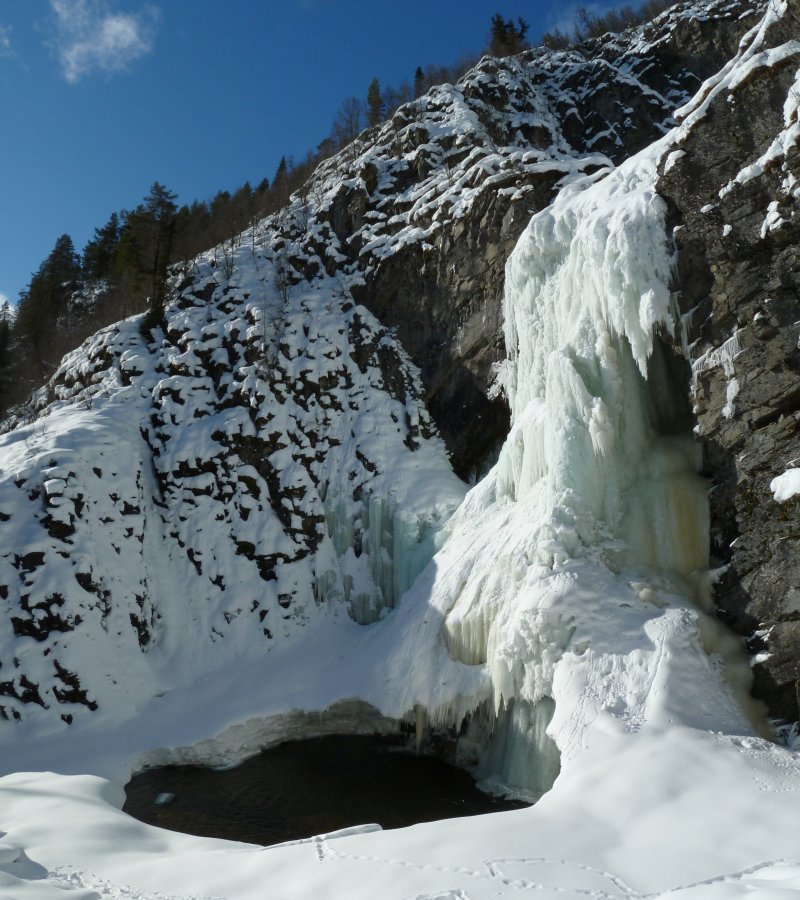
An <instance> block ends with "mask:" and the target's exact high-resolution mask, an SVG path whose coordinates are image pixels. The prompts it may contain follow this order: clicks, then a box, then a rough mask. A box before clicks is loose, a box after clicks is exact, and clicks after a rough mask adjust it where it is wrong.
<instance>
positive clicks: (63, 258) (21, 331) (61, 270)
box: [12, 234, 81, 390]
mask: <svg viewBox="0 0 800 900" xmlns="http://www.w3.org/2000/svg"><path fill="white" fill-rule="evenodd" d="M80 278H81V260H80V257H79V256H78V254H77V253H76V252H75V246H74V244H73V243H72V238H71V237H70V236H69V235H68V234H62V235H61V236H60V237H59V238H57V240H56V243H55V246H54V247H53V249H52V250H51V251H50V253H49V255H48V257H47V259H45V261H44V262H43V263H42V264H41V265H40V266H39V268H38V269H37V270H36V272H34V274H33V275H32V277H31V280H30V284H29V285H28V286H27V288H25V289H24V290H23V291H21V292H20V299H19V303H18V305H17V315H16V319H15V321H14V326H13V330H12V336H13V341H14V343H15V345H16V346H17V348H18V350H19V351H20V356H23V355H24V359H20V361H19V364H18V365H17V364H16V363H15V366H16V367H17V368H18V369H19V380H20V382H21V385H22V388H23V389H26V390H28V389H30V388H32V387H33V386H34V385H35V384H36V383H37V382H38V381H40V380H41V379H42V378H44V376H45V375H47V374H48V372H50V371H52V367H53V366H54V365H55V363H56V362H57V360H58V359H59V358H60V357H61V355H62V353H63V352H64V350H65V349H66V346H67V344H66V343H65V336H64V334H63V329H62V328H60V327H59V318H60V317H62V316H63V315H64V314H65V313H66V312H67V303H68V301H69V299H70V297H71V296H72V294H73V293H74V292H75V290H76V289H77V288H78V286H79V283H80Z"/></svg>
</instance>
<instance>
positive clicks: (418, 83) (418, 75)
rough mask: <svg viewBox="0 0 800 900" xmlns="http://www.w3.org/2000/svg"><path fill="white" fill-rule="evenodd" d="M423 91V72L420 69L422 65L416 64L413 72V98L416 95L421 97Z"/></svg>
mask: <svg viewBox="0 0 800 900" xmlns="http://www.w3.org/2000/svg"><path fill="white" fill-rule="evenodd" d="M424 93H425V73H424V72H423V71H422V66H417V71H416V72H414V99H415V100H416V99H417V97H421V96H422V95H423V94H424Z"/></svg>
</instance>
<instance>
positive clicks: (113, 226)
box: [83, 212, 121, 281]
mask: <svg viewBox="0 0 800 900" xmlns="http://www.w3.org/2000/svg"><path fill="white" fill-rule="evenodd" d="M120 235H121V223H120V219H119V214H118V213H115V212H113V213H111V216H110V217H109V219H108V222H106V224H105V225H104V226H103V227H102V228H95V230H94V237H93V238H92V239H91V240H90V241H89V242H88V243H87V244H86V246H85V247H84V248H83V275H84V278H85V279H86V280H87V281H98V280H100V279H101V278H108V276H109V275H110V274H111V266H112V260H113V258H114V251H115V250H116V249H117V245H118V244H119V239H120Z"/></svg>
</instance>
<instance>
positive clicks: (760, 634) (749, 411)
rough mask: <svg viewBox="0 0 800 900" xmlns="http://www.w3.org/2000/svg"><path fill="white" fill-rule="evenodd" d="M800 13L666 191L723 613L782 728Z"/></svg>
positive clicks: (799, 160) (789, 553)
mask: <svg viewBox="0 0 800 900" xmlns="http://www.w3.org/2000/svg"><path fill="white" fill-rule="evenodd" d="M799 16H800V4H798V3H797V2H796V0H794V2H789V3H788V10H787V12H786V13H785V14H784V16H783V18H781V19H776V20H775V21H774V22H773V23H772V24H771V26H770V29H769V35H768V37H769V45H770V46H771V47H773V48H774V49H773V50H771V51H770V52H769V53H762V54H760V56H759V57H758V58H755V59H754V60H753V61H752V65H751V67H750V69H749V75H748V77H747V78H746V79H743V80H741V81H740V83H739V84H738V85H736V86H735V89H734V90H732V91H731V92H730V93H725V94H720V95H717V96H713V97H710V98H709V103H708V106H707V109H706V111H705V114H704V116H702V117H700V118H699V119H698V120H697V121H696V122H694V123H693V124H692V125H691V127H689V128H687V130H686V133H685V135H684V137H683V140H682V143H681V145H680V146H681V151H682V155H681V152H680V151H678V152H676V153H674V154H673V155H672V157H671V158H669V159H667V160H666V161H665V163H664V168H663V174H662V176H661V179H660V182H659V192H660V193H661V194H662V195H663V196H664V197H666V198H667V199H668V200H669V201H670V203H671V204H672V210H673V217H674V224H675V226H676V228H675V243H676V247H677V251H678V256H677V259H678V271H677V286H678V288H679V291H680V294H679V297H680V308H681V311H682V313H683V315H684V324H685V336H686V343H687V345H688V349H689V353H690V356H691V359H692V361H693V370H694V386H693V390H694V402H695V407H696V415H697V423H698V427H697V429H696V430H697V432H698V434H699V435H700V436H701V437H702V440H703V445H704V448H705V460H706V462H705V466H706V474H707V475H708V477H709V479H710V481H711V483H712V490H711V495H710V497H711V516H712V552H713V554H714V556H715V557H716V562H717V565H718V566H719V567H720V569H719V571H720V577H719V580H718V581H717V583H716V589H715V597H716V603H717V607H718V609H719V613H720V615H722V616H723V617H724V618H725V619H726V620H727V621H728V622H729V623H730V625H731V626H732V627H733V628H734V629H735V630H736V631H738V632H739V633H740V634H742V635H744V636H746V637H747V638H749V639H750V646H751V648H752V650H753V652H754V653H756V654H757V655H756V656H755V658H754V659H755V665H754V674H755V692H756V694H757V695H758V696H760V697H761V698H763V699H764V700H766V702H767V704H768V707H769V709H770V712H771V714H772V715H773V716H775V717H778V718H779V719H781V720H783V721H785V722H795V721H797V719H798V717H799V712H800V711H799V709H798V704H799V703H800V527H799V526H798V521H799V520H798V513H800V496H798V495H794V496H791V497H789V498H788V499H786V500H784V501H783V502H778V501H777V500H776V499H775V498H774V496H773V491H772V490H771V489H770V484H771V482H772V481H773V479H775V478H776V477H777V476H779V475H781V474H782V473H783V472H784V471H785V470H786V469H791V468H794V467H796V466H798V465H800V349H798V335H800V325H798V321H799V320H800V253H799V252H798V246H800V147H799V146H798V143H799V142H800V124H798V106H800V80H798V75H799V74H800V69H799V68H798V67H799V66H800V42H799V41H798V40H797V36H798V34H800V18H798V17H799Z"/></svg>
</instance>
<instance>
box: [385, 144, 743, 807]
mask: <svg viewBox="0 0 800 900" xmlns="http://www.w3.org/2000/svg"><path fill="white" fill-rule="evenodd" d="M662 150H663V147H661V146H659V145H656V146H655V147H654V148H652V149H651V150H650V151H648V153H646V154H640V155H639V156H638V157H634V158H633V159H631V160H629V161H628V162H627V163H625V164H623V165H622V166H620V167H619V168H618V169H616V170H614V171H611V172H608V171H606V172H602V173H597V174H595V175H593V176H590V177H588V178H582V179H580V180H575V181H573V182H572V183H571V184H569V185H568V186H567V187H565V188H564V189H563V190H562V192H561V193H560V195H559V197H558V198H557V200H556V201H555V203H554V204H553V205H552V206H551V207H550V208H548V209H546V210H544V211H542V212H541V213H539V214H537V215H536V216H534V218H533V219H532V221H531V222H530V224H529V226H528V228H527V230H526V232H525V233H524V234H523V236H522V238H521V239H520V241H519V243H518V245H517V247H516V249H515V251H514V253H513V254H512V256H511V258H510V259H509V262H508V265H507V270H506V297H505V331H506V334H505V336H506V346H507V348H508V353H509V356H508V360H507V361H506V363H505V364H504V367H503V369H502V371H501V374H500V377H501V380H502V382H503V384H504V387H505V390H506V393H507V396H508V398H509V401H510V404H511V409H512V428H511V432H510V434H509V437H508V439H507V441H506V443H505V445H504V447H503V449H502V451H501V454H500V458H499V460H498V462H497V464H496V465H495V467H494V468H493V469H492V471H491V472H490V473H489V474H488V475H487V476H486V478H485V479H484V480H483V481H482V482H480V483H479V484H478V485H477V486H476V487H475V488H474V489H473V490H472V491H471V492H470V493H469V494H468V496H467V498H466V500H465V501H464V503H463V505H462V507H461V508H460V510H459V511H458V512H457V513H456V515H455V516H454V517H453V519H452V520H451V521H450V523H449V524H448V527H447V532H448V535H449V538H448V541H447V543H446V544H445V546H444V548H443V550H442V551H441V552H440V553H439V554H438V555H437V557H436V560H435V565H436V577H435V580H434V583H433V585H432V590H431V593H430V595H429V597H428V598H427V601H426V608H427V612H426V613H425V615H426V617H428V619H430V616H431V609H433V610H435V611H436V612H437V613H438V615H439V616H440V617H441V630H440V633H441V638H443V647H442V646H441V644H439V645H438V646H437V645H436V644H434V643H433V642H431V644H430V646H431V652H432V653H433V654H438V657H437V658H438V660H439V663H438V665H439V666H440V673H441V674H440V675H438V676H437V675H434V676H433V677H429V678H428V682H427V684H424V683H423V682H422V679H418V680H416V683H415V684H413V685H412V686H410V687H404V689H403V692H402V693H403V702H404V708H405V709H406V710H408V709H410V708H411V706H412V704H419V705H421V706H423V707H425V708H426V710H427V711H428V720H429V721H431V722H434V723H435V722H439V723H448V722H449V723H450V724H453V725H459V724H460V723H461V717H462V716H464V714H465V713H466V714H467V715H469V714H470V711H472V717H471V719H470V720H469V722H468V724H467V726H466V730H464V728H463V727H462V736H461V738H460V747H459V754H460V756H461V757H462V759H464V760H465V761H469V760H472V761H474V762H475V761H476V762H477V763H478V766H477V768H478V772H479V773H481V774H482V776H483V777H484V779H485V781H486V782H487V783H489V784H490V785H494V786H502V787H504V788H505V789H510V790H511V791H512V792H513V793H516V794H517V795H522V796H528V797H533V798H535V797H538V796H540V795H541V794H542V793H543V792H544V791H546V790H547V789H548V788H549V787H550V786H551V785H552V782H553V780H554V779H555V777H556V775H557V773H558V771H559V760H560V759H561V761H562V762H563V760H564V758H565V754H566V755H567V756H569V755H570V754H571V753H572V752H575V747H579V746H581V737H580V735H581V732H582V729H583V728H584V727H587V726H586V723H585V722H580V721H578V719H580V715H578V713H577V712H576V710H575V709H571V710H570V709H568V708H566V707H565V709H564V711H563V712H562V716H563V717H567V719H565V720H563V721H562V720H561V718H559V710H560V707H559V697H558V692H559V683H560V682H559V678H560V677H565V678H568V679H569V678H570V677H571V676H559V675H558V672H559V671H560V672H562V673H563V672H565V671H568V669H564V668H563V667H562V666H560V663H561V661H562V660H564V659H566V658H569V659H571V660H573V663H570V665H573V664H574V665H576V666H578V667H588V669H589V670H592V669H597V672H595V673H594V674H593V675H591V677H590V682H591V683H590V684H588V685H587V686H586V687H585V693H586V695H585V696H584V697H583V698H582V700H581V702H580V706H579V709H580V711H581V714H582V715H585V716H587V717H590V712H589V710H590V709H592V708H593V706H592V704H595V706H596V707H597V708H598V709H605V710H613V711H614V715H615V717H616V718H617V720H618V721H621V722H625V723H626V726H629V727H636V728H638V727H639V725H640V724H641V722H642V721H643V719H644V718H646V715H647V710H648V708H649V707H648V704H651V705H652V695H651V694H650V693H649V691H650V684H651V683H652V682H650V683H645V682H646V678H645V677H644V676H643V675H642V671H640V669H641V670H646V669H647V666H648V665H655V666H657V665H658V663H657V662H656V663H653V662H652V661H651V659H652V658H651V657H648V656H647V655H646V654H643V652H640V651H639V650H636V649H635V648H636V647H639V646H640V642H641V641H642V640H643V637H642V636H643V635H648V637H647V638H644V641H645V646H652V644H651V643H650V642H651V640H654V639H653V638H652V637H651V634H650V630H652V632H653V634H657V633H660V632H661V630H663V631H664V632H665V633H667V632H668V633H669V634H670V635H678V634H680V635H681V637H680V641H682V642H683V644H682V645H685V646H691V647H694V648H696V650H697V653H698V654H699V656H700V657H702V658H703V659H707V658H706V657H705V656H704V655H703V653H704V651H703V648H705V649H706V650H708V651H710V652H714V653H715V654H717V658H718V659H719V662H718V663H716V662H715V663H714V665H716V666H717V667H718V669H719V670H720V671H721V670H723V669H724V668H725V666H724V665H723V662H722V660H723V658H729V659H732V658H733V656H735V653H736V648H735V646H733V645H735V642H733V641H731V640H730V639H729V640H728V641H727V642H726V641H725V640H724V638H723V637H722V636H721V635H720V633H719V628H720V627H719V626H718V625H716V623H715V622H714V621H713V619H712V618H711V617H710V616H708V615H707V614H706V613H704V612H703V611H702V609H703V607H704V605H705V604H706V603H707V594H708V585H709V573H708V533H709V528H708V511H707V497H706V487H705V484H704V482H703V480H702V479H701V478H700V477H699V475H698V474H697V472H698V468H699V459H698V448H697V447H696V446H695V444H694V442H693V437H692V432H691V423H690V419H689V414H690V411H689V406H688V398H687V397H686V396H685V394H684V392H683V390H682V389H681V387H680V383H679V382H678V380H677V379H676V377H675V374H674V363H672V364H671V362H670V360H669V359H668V357H669V351H667V350H666V349H665V346H666V345H665V344H664V343H663V342H662V341H660V340H659V338H658V334H657V332H658V331H659V329H663V330H664V331H665V332H669V331H671V330H672V324H673V310H674V304H673V302H672V298H671V295H670V290H669V282H670V274H671V253H670V247H669V245H668V240H667V237H666V232H665V226H664V221H665V205H664V203H663V201H662V200H661V198H660V197H659V196H658V195H657V194H656V192H655V190H654V187H653V185H654V183H655V177H656V161H657V159H658V155H659V153H660V152H661V151H662ZM414 596H415V594H414V592H413V591H412V593H411V594H410V595H409V602H413V600H414ZM654 622H658V625H655V624H653V623H654ZM649 629H650V630H649ZM673 639H674V640H678V638H677V637H670V640H673ZM626 652H631V659H635V660H636V663H635V665H634V664H633V663H630V664H629V663H628V662H627V657H625V655H624V654H625V653H626ZM692 652H694V650H693V651H692ZM644 659H647V660H648V662H647V664H645V663H644V662H642V660H644ZM454 663H456V664H461V665H460V666H458V665H455V666H454V665H453V664H454ZM698 665H710V664H708V663H707V662H706V663H702V662H700V663H698ZM629 666H633V670H631V672H629V671H628V668H627V667H629ZM634 670H635V671H634ZM715 671H717V670H715ZM587 677H589V676H587ZM648 677H651V676H648ZM654 677H655V676H652V678H654ZM712 677H717V676H712ZM719 677H722V676H719ZM746 677H747V676H745V678H746ZM592 685H593V686H592ZM561 689H562V690H563V689H564V688H563V687H562V688H561ZM676 689H677V688H676ZM724 690H727V688H726V689H724ZM666 693H669V691H667V692H666ZM731 696H733V695H732V694H731ZM573 700H574V698H573ZM570 702H572V701H570ZM729 712H730V715H731V717H732V718H734V719H736V718H737V717H739V720H740V718H741V716H740V713H739V711H738V710H737V708H736V701H735V700H733V699H732V700H731V704H730V710H729ZM593 715H594V716H595V717H596V715H597V711H595V712H594V713H593ZM698 715H699V713H698ZM637 723H638V724H637ZM548 732H550V734H553V735H555V736H556V738H557V740H558V745H557V744H556V742H555V741H554V740H553V738H551V737H550V736H549V735H548Z"/></svg>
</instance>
